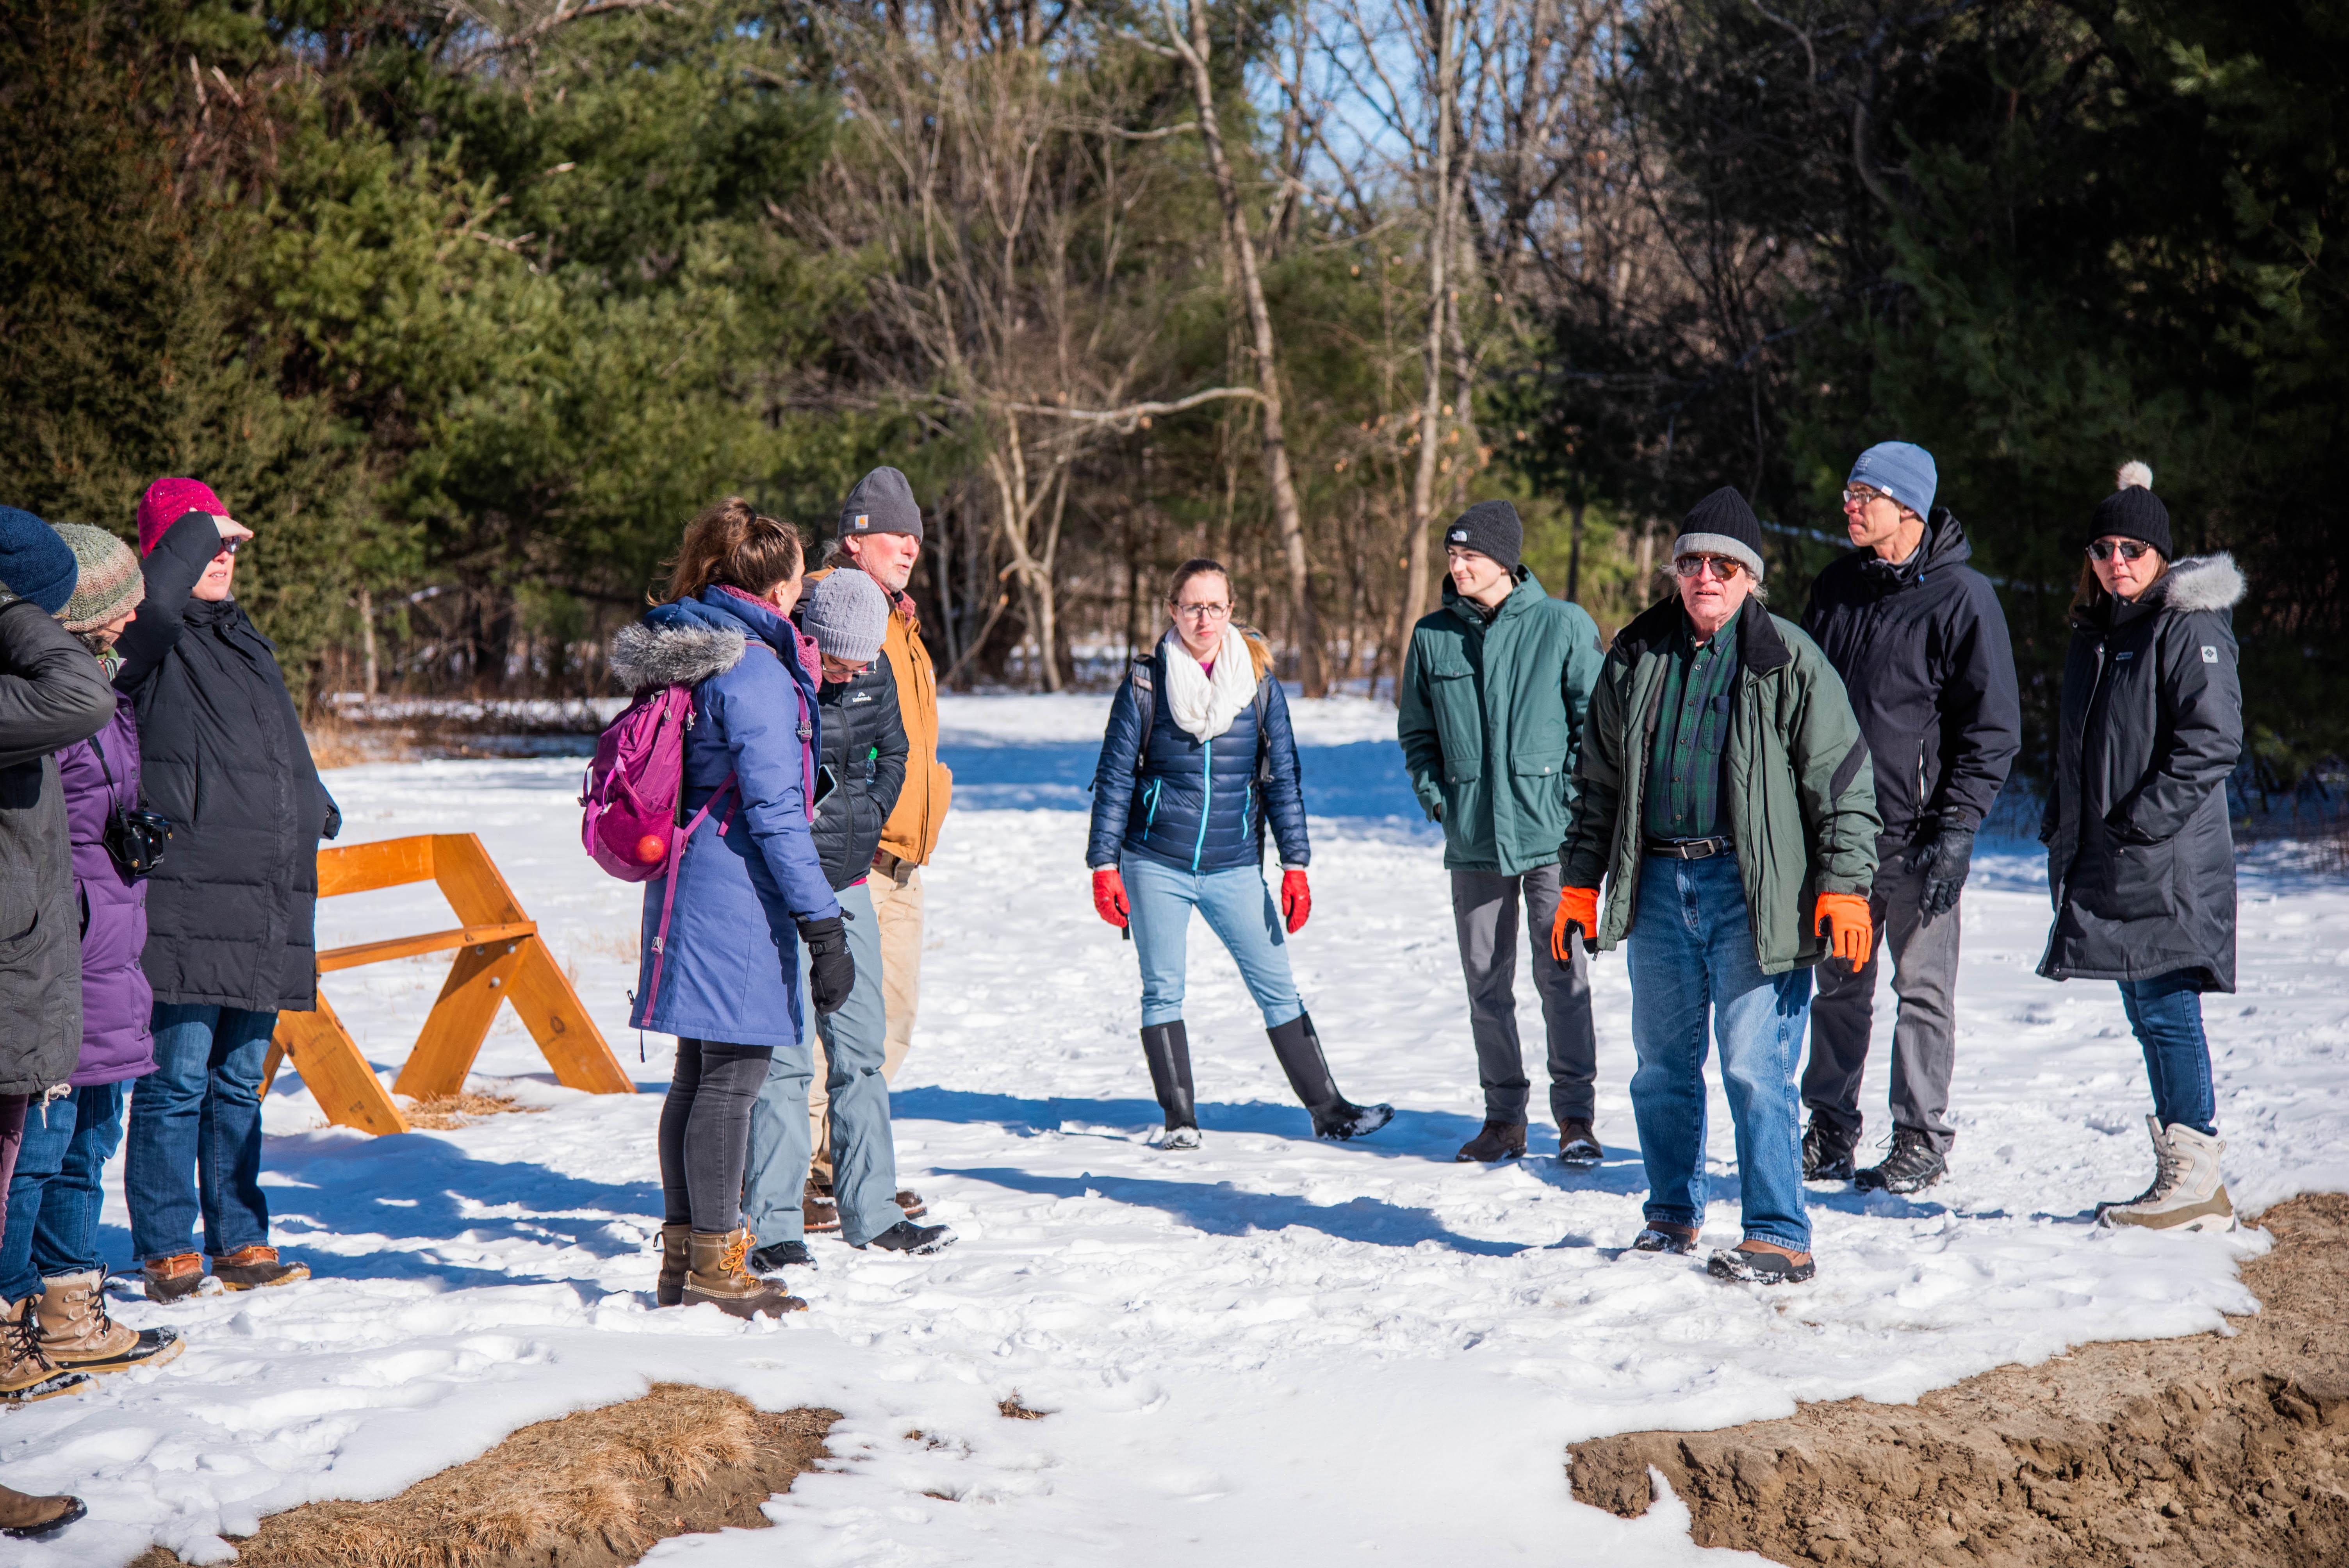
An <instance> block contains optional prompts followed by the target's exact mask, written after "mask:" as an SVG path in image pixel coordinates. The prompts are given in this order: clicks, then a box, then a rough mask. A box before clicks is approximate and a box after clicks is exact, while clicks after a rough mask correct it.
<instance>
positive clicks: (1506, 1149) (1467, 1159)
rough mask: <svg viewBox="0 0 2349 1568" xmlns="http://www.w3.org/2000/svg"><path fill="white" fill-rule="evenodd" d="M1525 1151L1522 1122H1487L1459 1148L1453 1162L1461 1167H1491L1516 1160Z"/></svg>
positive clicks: (1524, 1126) (1523, 1125)
mask: <svg viewBox="0 0 2349 1568" xmlns="http://www.w3.org/2000/svg"><path fill="white" fill-rule="evenodd" d="M1525 1151H1526V1124H1525V1123H1524V1122H1522V1121H1488V1122H1486V1123H1485V1125H1484V1126H1483V1127H1482V1128H1481V1129H1479V1130H1477V1133H1476V1136H1475V1137H1474V1138H1472V1139H1470V1140H1468V1141H1467V1142H1465V1143H1464V1144H1462V1145H1461V1146H1460V1152H1459V1153H1457V1154H1455V1155H1454V1156H1453V1157H1452V1158H1453V1159H1454V1161H1456V1162H1458V1163H1459V1164H1462V1165H1492V1164H1495V1163H1497V1162H1498V1161H1503V1160H1516V1159H1518V1158H1520V1157H1522V1156H1523V1155H1524V1153H1525Z"/></svg>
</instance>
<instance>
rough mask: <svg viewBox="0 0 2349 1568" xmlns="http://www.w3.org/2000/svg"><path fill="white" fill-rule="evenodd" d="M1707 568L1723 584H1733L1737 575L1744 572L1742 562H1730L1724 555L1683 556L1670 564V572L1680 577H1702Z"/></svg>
mask: <svg viewBox="0 0 2349 1568" xmlns="http://www.w3.org/2000/svg"><path fill="white" fill-rule="evenodd" d="M1708 566H1710V567H1712V568H1713V575H1714V576H1715V577H1718V578H1720V579H1721V580H1722V581H1723V583H1730V582H1734V581H1735V580H1736V577H1737V574H1738V573H1741V572H1743V571H1744V570H1745V565H1744V562H1738V561H1732V560H1730V559H1729V557H1727V556H1726V555H1683V556H1682V557H1681V558H1680V559H1679V560H1677V561H1675V562H1672V570H1673V571H1674V572H1677V573H1680V574H1681V575H1682V577H1702V576H1703V575H1704V569H1705V568H1706V567H1708Z"/></svg>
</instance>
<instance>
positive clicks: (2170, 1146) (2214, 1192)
mask: <svg viewBox="0 0 2349 1568" xmlns="http://www.w3.org/2000/svg"><path fill="white" fill-rule="evenodd" d="M2145 1125H2146V1128H2147V1130H2148V1131H2150V1132H2151V1133H2152V1134H2153V1157H2154V1160H2155V1161H2156V1162H2157V1166H2158V1169H2157V1170H2156V1171H2155V1173H2154V1178H2153V1185H2152V1186H2150V1187H2148V1188H2147V1189H2146V1190H2145V1191H2142V1192H2140V1193H2138V1194H2137V1196H2136V1197H2134V1198H2132V1199H2130V1200H2129V1201H2128V1202H2126V1203H2100V1204H2098V1205H2097V1207H2096V1222H2097V1223H2098V1224H2102V1225H2141V1226H2143V1227H2144V1228H2145V1229H2147V1230H2149V1231H2231V1230H2233V1229H2234V1228H2235V1206H2234V1204H2232V1203H2230V1202H2228V1201H2227V1184H2226V1183H2225V1182H2224V1181H2220V1177H2219V1156H2220V1155H2221V1154H2223V1153H2225V1152H2226V1150H2227V1146H2226V1144H2224V1143H2222V1142H2220V1140H2218V1139H2217V1138H2214V1137H2212V1136H2210V1135H2209V1134H2208V1133H2202V1132H2197V1131H2195V1130H2194V1129H2192V1128H2190V1127H2183V1126H2178V1125H2176V1124H2172V1125H2171V1126H2168V1127H2164V1126H2162V1125H2161V1122H2160V1121H2159V1119H2157V1118H2154V1117H2150V1116H2148V1117H2147V1118H2146V1119H2145Z"/></svg>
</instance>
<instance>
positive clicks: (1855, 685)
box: [1803, 441, 2023, 1192]
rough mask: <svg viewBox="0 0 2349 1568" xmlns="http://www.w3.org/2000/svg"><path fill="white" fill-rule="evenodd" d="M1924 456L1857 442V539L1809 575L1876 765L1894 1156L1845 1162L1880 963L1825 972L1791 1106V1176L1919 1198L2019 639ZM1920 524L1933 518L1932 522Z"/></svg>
mask: <svg viewBox="0 0 2349 1568" xmlns="http://www.w3.org/2000/svg"><path fill="white" fill-rule="evenodd" d="M1937 480H1938V476H1937V474H1936V473H1935V470H1934V467H1933V459H1932V455H1931V454H1930V453H1929V452H1927V451H1926V450H1925V449H1923V448H1921V447H1916V446H1911V445H1909V443H1908V442H1906V441H1885V442H1882V443H1879V444H1878V445H1877V446H1873V447H1870V448H1868V450H1866V451H1865V452H1862V453H1861V454H1860V455H1859V460H1858V461H1857V463H1854V464H1853V465H1852V469H1851V477H1850V479H1849V480H1847V481H1846V483H1845V487H1844V492H1843V502H1844V523H1845V527H1846V530H1847V531H1848V532H1849V534H1850V536H1851V542H1852V543H1854V544H1856V545H1857V546H1858V547H1859V548H1858V549H1857V550H1855V551H1854V552H1852V553H1851V554H1849V555H1847V556H1845V557H1843V558H1842V559H1841V560H1839V561H1837V562H1835V563H1834V564H1833V565H1831V566H1829V567H1828V568H1827V569H1826V571H1825V572H1823V573H1820V574H1819V580H1818V582H1817V583H1816V584H1814V585H1813V587H1812V589H1811V604H1810V608H1809V610H1807V611H1806V613H1805V614H1804V616H1803V629H1804V630H1805V631H1806V632H1808V633H1810V634H1811V637H1812V639H1813V640H1814V641H1816V643H1817V644H1818V645H1819V646H1820V647H1821V648H1822V649H1824V650H1825V651H1826V655H1827V658H1828V660H1829V662H1830V663H1832V664H1833V665H1835V667H1836V669H1837V673H1839V674H1840V675H1841V676H1843V680H1844V686H1845V687H1846V689H1847V691H1848V692H1849V693H1850V695H1851V706H1852V710H1853V712H1855V713H1856V714H1857V715H1858V717H1859V727H1860V731H1861V733H1862V734H1864V735H1865V736H1866V737H1867V738H1868V750H1869V752H1870V753H1871V755H1872V756H1873V758H1874V761H1875V768H1876V806H1877V810H1878V811H1879V812H1881V813H1882V815H1883V818H1884V833H1883V837H1882V838H1881V839H1879V840H1878V843H1877V872H1876V884H1875V888H1874V891H1873V892H1870V893H1869V895H1868V903H1869V905H1870V906H1871V913H1873V914H1874V916H1875V924H1876V929H1877V931H1878V933H1880V934H1881V936H1882V940H1883V942H1884V944H1885V945H1887V946H1889V947H1890V948H1891V950H1892V990H1893V994H1894V995H1896V996H1898V997H1899V1004H1900V1012H1899V1021H1898V1023H1897V1024H1896V1025H1895V1026H1894V1028H1893V1034H1892V1097H1891V1098H1892V1150H1891V1152H1890V1153H1889V1155H1887V1156H1886V1158H1885V1160H1884V1161H1883V1162H1882V1163H1881V1164H1878V1165H1874V1166H1871V1167H1868V1169H1866V1170H1863V1171H1857V1172H1855V1171H1853V1169H1852V1167H1853V1163H1854V1161H1853V1160H1852V1150H1854V1149H1855V1148H1856V1147H1857V1145H1858V1142H1859V1135H1860V1129H1861V1125H1862V1121H1861V1117H1860V1113H1859V1080H1860V1076H1861V1074H1862V1073H1863V1072H1864V1071H1866V1069H1867V1067H1868V1036H1869V1033H1870V1031H1871V1028H1872V1026H1873V1024H1874V1006H1875V997H1876V968H1877V965H1876V958H1875V956H1874V954H1871V955H1870V956H1869V959H1868V963H1867V964H1866V965H1863V966H1861V967H1860V968H1859V969H1858V970H1857V971H1856V972H1852V973H1848V974H1846V973H1838V972H1837V971H1836V969H1835V967H1834V966H1833V965H1826V966H1823V967H1822V968H1821V970H1820V976H1821V978H1820V981H1819V994H1818V997H1817V999H1816V1001H1814V1002H1813V1003H1812V1004H1811V1055H1810V1061H1809V1063H1808V1065H1807V1066H1806V1068H1805V1069H1804V1072H1803V1100H1804V1103H1805V1104H1806V1105H1808V1106H1809V1107H1810V1109H1811V1124H1810V1128H1809V1130H1807V1131H1806V1132H1805V1133H1804V1135H1803V1175H1804V1177H1805V1178H1806V1180H1811V1181H1843V1180H1854V1181H1857V1184H1858V1185H1859V1186H1860V1187H1862V1188H1863V1189H1867V1188H1882V1189H1884V1190H1885V1191H1892V1192H1915V1191H1920V1190H1922V1189H1923V1188H1926V1187H1930V1186H1931V1185H1932V1184H1933V1183H1934V1182H1935V1181H1940V1178H1941V1173H1942V1171H1944V1170H1946V1169H1947V1168H1948V1163H1949V1150H1950V1145H1951V1140H1953V1138H1954V1137H1955V1134H1954V1133H1952V1132H1951V1130H1950V1125H1949V1121H1948V1119H1947V1113H1948V1110H1949V1105H1950V1074H1951V1068H1952V1066H1953V1064H1954V1061H1955V1057H1956V1045H1957V1011H1956V992H1957V978H1958V928H1959V914H1958V897H1959V892H1960V890H1961V889H1962V888H1963V887H1964V886H1965V881H1966V872H1967V869H1968V866H1969V862H1970V861H1971V857H1972V854H1973V842H1974V831H1975V830H1976V829H1977V828H1979V827H1980V826H1981V825H1982V818H1983V817H1984V816H1986V815H1988V814H1989V811H1990V808H1991V802H1992V800H1994V799H1997V797H1998V791H1999V787H2000V786H2001V785H2002V784H2004V783H2005V782H2006V775H2007V769H2010V768H2012V767H2013V764H2014V756H2015V753H2016V751H2017V750H2019V749H2020V748H2021V747H2022V743H2023V742H2022V725H2021V707H2020V703H2019V700H2018V698H2017V695H2016V691H2015V682H2014V650H2013V645H2011V644H2010V643H2009V642H2008V640H2007V634H2006V617H2005V615H2004V614H2002V612H2001V611H2000V609H1999V605H1998V596H1997V595H1996V594H1995V593H1992V591H1991V585H1990V580H1989V579H1988V578H1986V577H1984V576H1983V575H1982V573H1979V572H1977V571H1975V570H1974V569H1973V568H1972V567H1971V566H1968V565H1967V564H1965V562H1966V559H1967V557H1968V556H1969V555H1971V553H1972V552H1971V547H1969V546H1968V544H1967V543H1966V531H1965V529H1964V528H1963V527H1962V526H1961V524H1960V523H1959V521H1958V520H1957V519H1956V518H1954V517H1952V516H1951V515H1950V513H1949V511H1948V510H1947V509H1946V508H1944V509H1943V510H1942V511H1939V512H1936V511H1933V510H1932V506H1933V491H1934V490H1935V488H1936V486H1937ZM1928 519H1930V521H1928Z"/></svg>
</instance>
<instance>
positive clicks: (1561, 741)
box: [1396, 500, 1603, 1165]
mask: <svg viewBox="0 0 2349 1568" xmlns="http://www.w3.org/2000/svg"><path fill="white" fill-rule="evenodd" d="M1524 542H1525V531H1524V529H1523V527H1522V526H1521V525H1520V524H1519V523H1518V521H1517V512H1516V508H1515V507H1513V506H1511V505H1510V504H1509V503H1508V502H1507V501H1505V500H1487V501H1479V502H1478V503H1477V504H1475V506H1472V507H1470V508H1469V509H1468V510H1467V511H1464V512H1462V513H1461V514H1460V517H1459V519H1458V520H1457V521H1454V523H1453V524H1452V526H1451V527H1450V528H1448V529H1446V530H1445V531H1444V559H1445V561H1446V562H1447V565H1448V568H1449V580H1448V581H1447V582H1446V583H1444V608H1442V609H1441V610H1438V611H1436V612H1435V613H1434V614H1432V615H1429V616H1427V617H1425V618H1424V619H1423V620H1422V621H1421V622H1420V623H1419V624H1418V625H1416V626H1414V627H1413V628H1412V634H1411V647H1410V649H1409V651H1408V652H1407V653H1406V654H1405V655H1404V656H1403V667H1402V690H1401V693H1400V695H1399V696H1398V698H1397V701H1396V707H1398V709H1400V717H1399V719H1398V722H1397V727H1398V729H1399V730H1400V731H1401V735H1402V755H1403V762H1404V765H1405V766H1406V767H1408V768H1409V769H1410V770H1411V784H1412V789H1413V790H1414V791H1415V792H1416V793H1417V794H1418V796H1419V802H1420V805H1421V806H1422V808H1423V809H1424V810H1426V812H1427V814H1428V816H1429V817H1430V818H1431V819H1433V820H1435V821H1438V822H1441V823H1443V824H1444V866H1445V868H1446V869H1448V870H1449V871H1450V872H1451V873H1452V919H1453V923H1454V927H1455V928H1456V929H1457V931H1458V934H1459V937H1460V967H1461V969H1462V970H1463V971H1464V973H1465V975H1466V977H1467V981H1468V1027H1469V1033H1470V1034H1471V1035H1472V1036H1473V1037H1474V1038H1475V1043H1476V1075H1477V1078H1478V1079H1479V1080H1480V1081H1481V1082H1482V1083H1483V1085H1484V1088H1485V1126H1484V1129H1483V1130H1481V1131H1479V1132H1478V1133H1477V1134H1476V1136H1475V1138H1472V1139H1470V1140H1468V1142H1467V1143H1466V1144H1464V1145H1463V1146H1462V1148H1461V1150H1460V1153H1459V1156H1458V1158H1459V1159H1461V1160H1463V1161H1495V1160H1513V1159H1515V1158H1516V1157H1517V1156H1518V1155H1521V1154H1523V1153H1524V1152H1525V1151H1526V1100H1527V1099H1528V1098H1529V1096H1530V1093H1531V1086H1530V1085H1529V1084H1527V1082H1526V1068H1525V1058H1524V1056H1523V1054H1522V1053H1521V1051H1520V1050H1519V1048H1518V1044H1517V1001H1516V992H1515V989H1514V983H1515V981H1516V968H1517V905H1518V901H1519V900H1520V899H1522V900H1523V901H1524V903H1525V906H1526V919H1527V922H1528V931H1529V934H1530V935H1531V936H1532V939H1533V960H1534V988H1535V989H1536V990H1537V991H1539V992H1540V993H1541V1001H1542V1023H1543V1026H1544V1029H1545V1032H1546V1033H1547V1035H1548V1037H1549V1105H1550V1114H1551V1115H1553V1116H1555V1117H1556V1118H1557V1141H1558V1158H1559V1159H1560V1160H1562V1161H1565V1162H1566V1163H1568V1164H1569V1165H1595V1164H1597V1163H1598V1162H1599V1139H1598V1136H1597V1134H1596V1133H1595V1132H1594V1131H1593V1130H1592V1127H1591V1121H1592V1119H1593V1117H1594V1115H1595V1114H1596V1111H1597V1107H1596V1104H1595V1102H1594V1099H1593V1096H1594V1092H1595V1091H1594V1085H1595V1083H1596V1080H1597V1078H1598V1076H1599V1041H1598V1037H1597V1036H1596V1035H1595V1034H1594V1033H1593V1032H1592V1030H1591V1026H1590V960H1589V956H1588V954H1585V953H1583V952H1581V951H1580V950H1579V949H1573V950H1570V951H1571V956H1569V957H1564V958H1561V957H1557V956H1554V955H1553V954H1552V953H1551V951H1550V943H1549V941H1548V939H1547V936H1546V935H1545V933H1547V931H1548V930H1549V927H1550V924H1551V922H1552V920H1553V918H1554V916H1555V914H1556V913H1557V889H1558V878H1557V846H1558V841H1559V840H1561V839H1563V838H1564V837H1565V835H1566V827H1567V823H1568V817H1569V814H1570V813H1571V811H1572V810H1573V807H1574V761H1575V754H1576V752H1577V750H1578V748H1580V746H1581V742H1582V717H1583V713H1584V711H1585V710H1586V709H1587V708H1588V707H1589V706H1590V687H1591V685H1592V683H1593V682H1594V681H1596V680H1597V679H1598V678H1599V663H1600V660H1601V658H1602V657H1603V655H1602V654H1601V651H1600V649H1599V627H1598V626H1597V624H1594V623H1593V622H1592V621H1591V619H1590V617H1589V616H1588V615H1587V614H1584V613H1583V611H1582V608H1581V606H1579V605H1577V604H1570V603H1567V602H1566V601H1564V600H1562V599H1553V598H1551V597H1550V596H1549V594H1548V593H1547V592H1546V591H1544V589H1543V588H1542V585H1541V583H1538V582H1537V581H1536V580H1535V578H1534V574H1533V573H1531V572H1529V571H1527V570H1526V568H1525V567H1524V566H1522V565H1520V564H1518V562H1517V555H1518V552H1519V551H1520V549H1521V548H1522V547H1523V544H1524Z"/></svg>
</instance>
